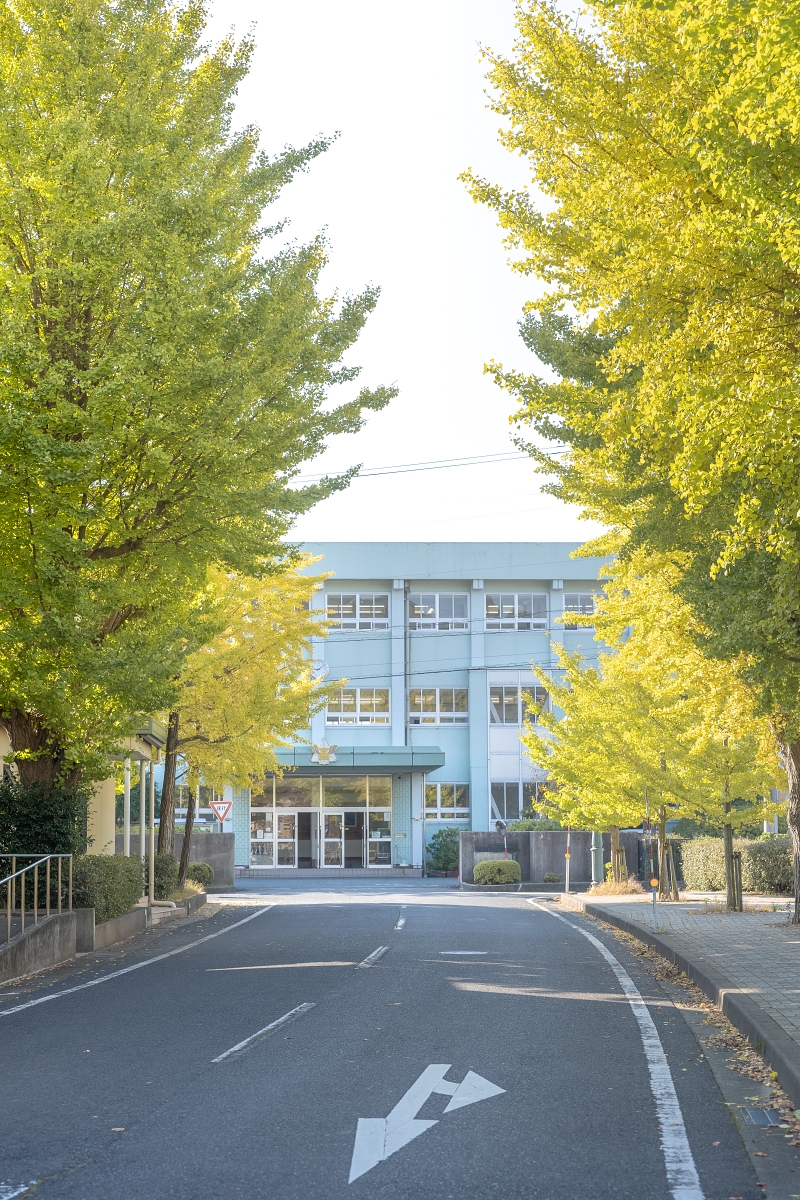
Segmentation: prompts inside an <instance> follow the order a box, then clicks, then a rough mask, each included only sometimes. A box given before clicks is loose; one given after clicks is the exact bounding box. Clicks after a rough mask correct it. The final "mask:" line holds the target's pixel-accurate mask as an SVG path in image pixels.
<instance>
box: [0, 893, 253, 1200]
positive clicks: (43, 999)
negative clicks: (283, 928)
mask: <svg viewBox="0 0 800 1200" xmlns="http://www.w3.org/2000/svg"><path fill="white" fill-rule="evenodd" d="M274 907H275V905H274V904H268V905H267V906H266V908H260V909H259V910H258V912H254V913H251V914H250V916H249V917H243V918H242V919H241V921H234V923H233V925H227V926H226V927H225V929H218V930H217V932H216V933H207V934H206V936H205V937H201V938H198V939H197V941H196V942H189V943H188V945H186V946H179V947H178V949H177V950H168V951H167V952H166V954H157V955H156V956H155V958H146V959H145V960H144V962H140V963H134V964H133V966H132V967H123V968H122V970H121V971H112V972H111V973H110V975H101V976H100V978H99V979H90V980H89V982H88V983H79V984H77V985H76V986H75V987H71V988H65V989H64V991H63V992H52V993H51V995H49V996H40V997H39V998H38V1000H28V1001H27V1003H25V1004H17V1005H16V1007H15V1008H1V1009H0V1017H10V1016H11V1014H12V1013H18V1012H22V1010H23V1008H33V1007H34V1005H36V1004H46V1003H47V1001H48V1000H58V999H60V997H61V996H71V995H72V993H73V992H82V991H83V990H84V988H90V987H96V986H97V984H98V983H107V982H108V980H109V979H119V977H120V975H129V974H130V972H131V971H138V970H140V968H141V967H149V966H152V964H153V963H157V962H162V961H163V960H164V959H165V958H172V956H173V955H174V954H183V953H184V952H185V951H186V950H193V949H194V947H195V946H202V944H203V942H210V941H211V940H212V938H218V937H222V935H223V933H230V931H231V930H232V929H238V928H239V926H240V925H246V924H247V922H248V921H255V919H256V917H260V916H261V915H262V913H265V912H269V910H270V909H271V908H274ZM0 1200H2V1196H1V1195H0Z"/></svg>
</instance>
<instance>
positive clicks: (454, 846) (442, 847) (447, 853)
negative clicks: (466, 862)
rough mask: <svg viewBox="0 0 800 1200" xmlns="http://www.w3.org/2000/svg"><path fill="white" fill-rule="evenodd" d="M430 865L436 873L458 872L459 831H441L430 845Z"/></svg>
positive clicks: (434, 836)
mask: <svg viewBox="0 0 800 1200" xmlns="http://www.w3.org/2000/svg"><path fill="white" fill-rule="evenodd" d="M428 863H429V865H430V866H431V867H432V868H433V870H434V871H457V870H458V830H457V829H440V830H438V832H437V833H435V834H434V835H433V837H432V838H431V840H430V842H429V843H428Z"/></svg>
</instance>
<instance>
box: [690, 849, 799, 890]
mask: <svg viewBox="0 0 800 1200" xmlns="http://www.w3.org/2000/svg"><path fill="white" fill-rule="evenodd" d="M733 848H734V850H740V851H741V852H742V891H744V892H760V893H762V894H767V895H770V894H772V893H784V894H787V893H788V894H791V893H792V891H793V890H794V864H793V857H792V843H791V839H790V838H782V837H771V838H767V839H765V840H763V841H762V840H760V839H759V840H758V841H745V840H744V839H742V838H734V842H733ZM681 858H682V860H683V879H684V882H685V884H686V887H687V888H689V889H690V890H691V891H697V892H722V891H724V890H725V843H724V840H723V839H722V838H721V837H699V838H692V839H691V841H687V842H684V843H683V846H682V847H681Z"/></svg>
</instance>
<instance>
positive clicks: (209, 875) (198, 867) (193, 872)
mask: <svg viewBox="0 0 800 1200" xmlns="http://www.w3.org/2000/svg"><path fill="white" fill-rule="evenodd" d="M186 878H187V879H191V880H193V881H194V882H195V883H199V884H200V886H201V887H208V886H209V884H212V883H213V882H214V868H213V867H212V866H211V865H210V864H209V863H204V862H194V863H189V866H188V869H187V871H186ZM176 886H177V885H176Z"/></svg>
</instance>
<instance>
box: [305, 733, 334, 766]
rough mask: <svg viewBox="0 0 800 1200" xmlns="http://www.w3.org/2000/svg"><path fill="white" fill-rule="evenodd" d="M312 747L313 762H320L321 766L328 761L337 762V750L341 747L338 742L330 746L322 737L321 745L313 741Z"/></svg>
mask: <svg viewBox="0 0 800 1200" xmlns="http://www.w3.org/2000/svg"><path fill="white" fill-rule="evenodd" d="M311 749H312V751H313V754H312V755H311V761H312V763H319V764H320V766H324V765H325V764H326V763H335V762H336V751H337V750H338V749H339V747H338V745H336V744H334V745H333V746H329V745H328V743H327V741H326V740H325V738H323V739H322V741H321V742H320V743H319V745H317V743H316V742H312V743H311Z"/></svg>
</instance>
